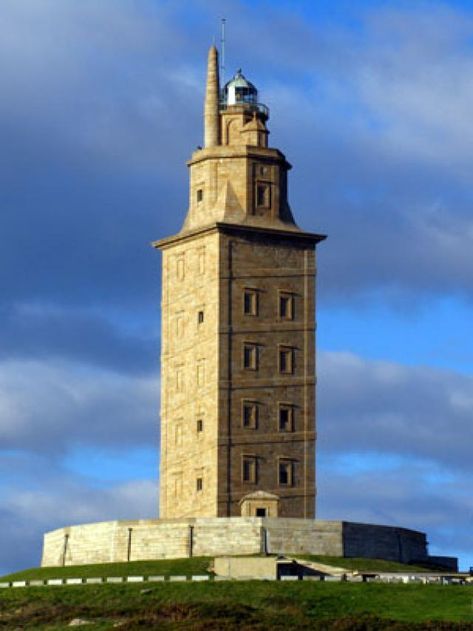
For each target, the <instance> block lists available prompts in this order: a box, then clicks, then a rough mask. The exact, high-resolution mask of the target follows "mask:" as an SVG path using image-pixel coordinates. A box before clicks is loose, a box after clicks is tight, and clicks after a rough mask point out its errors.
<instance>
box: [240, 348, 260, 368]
mask: <svg viewBox="0 0 473 631" xmlns="http://www.w3.org/2000/svg"><path fill="white" fill-rule="evenodd" d="M247 352H249V353H250V354H249V355H248V360H249V361H248V362H247V361H246V360H247ZM242 366H243V369H244V370H252V371H256V370H258V367H259V347H258V344H256V343H255V342H243V346H242Z"/></svg>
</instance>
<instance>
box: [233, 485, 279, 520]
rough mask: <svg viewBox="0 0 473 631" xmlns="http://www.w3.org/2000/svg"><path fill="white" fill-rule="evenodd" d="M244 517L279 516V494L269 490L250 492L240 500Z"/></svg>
mask: <svg viewBox="0 0 473 631" xmlns="http://www.w3.org/2000/svg"><path fill="white" fill-rule="evenodd" d="M240 510H241V516H242V517H277V516H278V514H279V496H278V495H274V493H268V492H267V491H255V492H254V493H248V495H245V496H244V497H242V498H241V500H240Z"/></svg>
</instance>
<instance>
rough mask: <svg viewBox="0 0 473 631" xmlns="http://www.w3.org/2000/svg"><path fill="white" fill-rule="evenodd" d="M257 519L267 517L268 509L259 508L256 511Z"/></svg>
mask: <svg viewBox="0 0 473 631" xmlns="http://www.w3.org/2000/svg"><path fill="white" fill-rule="evenodd" d="M256 517H266V509H265V508H257V509H256Z"/></svg>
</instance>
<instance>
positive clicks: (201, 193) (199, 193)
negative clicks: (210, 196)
mask: <svg viewBox="0 0 473 631" xmlns="http://www.w3.org/2000/svg"><path fill="white" fill-rule="evenodd" d="M196 199H197V201H198V202H201V201H202V200H203V199H204V189H202V188H198V189H197V193H196Z"/></svg>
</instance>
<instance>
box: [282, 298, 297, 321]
mask: <svg viewBox="0 0 473 631" xmlns="http://www.w3.org/2000/svg"><path fill="white" fill-rule="evenodd" d="M279 317H280V318H281V319H282V320H294V296H293V295H292V294H283V293H281V294H279Z"/></svg>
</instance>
